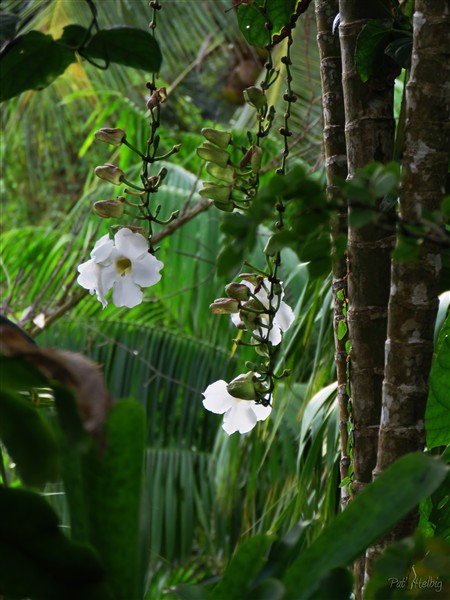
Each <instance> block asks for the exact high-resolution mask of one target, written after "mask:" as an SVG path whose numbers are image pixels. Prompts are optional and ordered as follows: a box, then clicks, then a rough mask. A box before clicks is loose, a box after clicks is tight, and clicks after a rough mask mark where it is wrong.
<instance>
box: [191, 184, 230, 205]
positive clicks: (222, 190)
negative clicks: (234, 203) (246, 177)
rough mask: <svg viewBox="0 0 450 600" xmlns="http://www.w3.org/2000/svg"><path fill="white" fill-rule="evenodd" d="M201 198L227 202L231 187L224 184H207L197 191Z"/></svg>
mask: <svg viewBox="0 0 450 600" xmlns="http://www.w3.org/2000/svg"><path fill="white" fill-rule="evenodd" d="M199 194H200V196H201V197H202V198H210V199H211V200H217V201H218V202H220V203H222V204H228V201H229V200H230V196H231V188H229V187H228V186H226V185H214V184H213V185H208V186H205V187H204V188H203V189H202V190H200V192H199Z"/></svg>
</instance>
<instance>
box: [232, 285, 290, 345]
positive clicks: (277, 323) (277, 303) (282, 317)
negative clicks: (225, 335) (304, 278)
mask: <svg viewBox="0 0 450 600" xmlns="http://www.w3.org/2000/svg"><path fill="white" fill-rule="evenodd" d="M242 283H243V284H244V285H246V286H247V287H248V289H249V290H250V292H251V293H252V294H254V292H255V286H254V285H253V283H250V281H245V280H244V281H243V282H242ZM280 285H281V284H280ZM268 290H270V281H269V280H268V279H267V278H266V279H264V280H263V282H262V285H261V287H260V289H259V291H258V292H257V293H256V294H255V297H256V298H257V299H258V300H259V302H261V304H262V305H263V307H264V308H269V307H271V308H277V307H278V309H277V312H276V313H275V315H274V318H273V323H272V329H271V330H270V332H269V338H268V340H269V342H270V343H271V344H272V345H273V346H277V345H278V344H279V343H280V342H281V332H285V331H287V330H288V329H289V327H290V326H291V325H292V323H293V322H294V319H295V316H294V312H293V310H292V308H291V307H290V306H289V305H288V304H286V302H284V301H283V298H284V291H281V292H280V295H279V296H278V295H277V294H275V295H274V297H273V298H272V300H269V292H268ZM250 302H252V300H251V299H250ZM241 311H242V312H244V313H245V303H244V304H243V305H242V308H241ZM231 320H232V321H233V323H234V324H235V325H236V327H239V328H240V329H245V323H244V322H243V320H242V318H241V315H240V313H236V314H233V315H231ZM258 322H259V324H260V325H268V324H269V315H268V314H264V313H262V314H260V315H258V319H257V321H256V322H255V328H254V330H257V331H259V335H260V337H264V335H265V331H266V330H265V329H264V328H263V327H261V326H258Z"/></svg>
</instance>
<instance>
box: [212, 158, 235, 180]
mask: <svg viewBox="0 0 450 600" xmlns="http://www.w3.org/2000/svg"><path fill="white" fill-rule="evenodd" d="M206 170H207V171H208V173H209V174H210V175H212V177H215V178H216V179H219V180H220V181H226V182H227V183H232V182H233V181H234V180H235V178H236V172H235V170H234V169H233V167H232V166H231V165H228V166H227V167H220V166H219V165H216V164H215V163H212V162H209V163H207V165H206Z"/></svg>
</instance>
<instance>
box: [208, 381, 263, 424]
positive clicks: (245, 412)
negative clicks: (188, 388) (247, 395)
mask: <svg viewBox="0 0 450 600" xmlns="http://www.w3.org/2000/svg"><path fill="white" fill-rule="evenodd" d="M203 396H204V397H205V398H204V400H203V406H204V407H205V408H206V409H207V410H210V411H211V412H213V413H215V414H218V415H224V417H223V423H222V427H223V429H224V430H225V432H226V433H227V434H228V435H231V434H232V433H235V432H236V431H239V433H247V432H249V431H251V430H252V429H253V427H254V426H255V425H256V423H257V422H258V421H264V420H265V419H267V417H268V416H269V415H270V413H271V411H272V407H271V406H263V405H262V404H257V403H256V402H255V401H254V400H241V399H240V398H235V397H234V396H232V395H231V394H230V393H229V392H228V390H227V383H226V381H223V380H222V379H220V380H219V381H216V382H215V383H211V385H209V386H208V387H207V388H206V390H205V391H204V392H203Z"/></svg>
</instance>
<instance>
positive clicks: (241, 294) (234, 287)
mask: <svg viewBox="0 0 450 600" xmlns="http://www.w3.org/2000/svg"><path fill="white" fill-rule="evenodd" d="M225 292H226V293H227V294H228V296H230V298H234V299H235V300H242V301H243V302H245V301H246V300H248V299H249V298H250V290H249V289H248V287H247V286H246V285H245V284H244V283H236V282H232V283H229V284H228V285H226V286H225Z"/></svg>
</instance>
